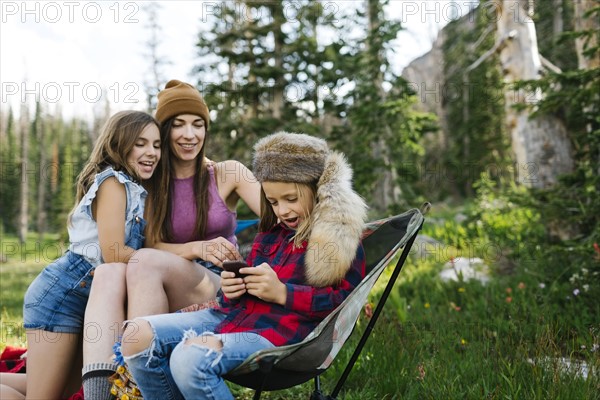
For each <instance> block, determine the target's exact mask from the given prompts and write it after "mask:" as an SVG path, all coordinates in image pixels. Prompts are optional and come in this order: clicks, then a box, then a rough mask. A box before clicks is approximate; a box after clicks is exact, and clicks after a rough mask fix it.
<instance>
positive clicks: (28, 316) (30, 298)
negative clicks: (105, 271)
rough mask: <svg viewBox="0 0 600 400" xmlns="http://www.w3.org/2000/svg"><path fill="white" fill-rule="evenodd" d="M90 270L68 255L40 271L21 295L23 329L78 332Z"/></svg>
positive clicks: (89, 282)
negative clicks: (22, 295)
mask: <svg viewBox="0 0 600 400" xmlns="http://www.w3.org/2000/svg"><path fill="white" fill-rule="evenodd" d="M92 270H93V267H92V265H91V264H90V263H89V262H88V261H87V260H86V259H85V258H83V256H81V255H79V254H75V253H72V252H70V251H67V252H66V253H65V254H64V255H63V256H62V257H60V258H59V259H57V260H56V261H54V262H53V263H52V264H50V265H48V266H47V267H46V268H44V270H43V271H42V272H41V273H40V274H39V275H38V276H37V278H35V279H34V281H33V282H32V283H31V285H29V288H28V289H27V292H26V293H25V299H24V301H23V324H24V326H25V329H41V330H44V331H50V332H62V333H80V332H82V330H83V318H84V314H85V307H86V305H87V301H88V297H89V295H90V288H91V286H92V273H91V272H92Z"/></svg>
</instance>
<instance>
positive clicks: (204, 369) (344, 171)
mask: <svg viewBox="0 0 600 400" xmlns="http://www.w3.org/2000/svg"><path fill="white" fill-rule="evenodd" d="M254 150H255V156H254V163H253V166H254V171H253V172H254V174H255V176H256V177H257V178H258V180H259V181H260V182H261V186H262V198H261V222H260V226H259V231H260V233H259V234H258V235H257V237H256V239H255V241H254V244H253V247H252V251H251V253H250V255H249V256H248V260H247V262H248V264H249V265H250V266H249V267H245V268H242V269H241V270H240V272H241V273H242V274H244V277H243V278H240V277H238V278H236V277H235V274H234V273H233V272H228V271H224V272H222V273H221V278H222V279H221V289H222V291H223V294H224V298H223V304H222V305H221V306H220V307H218V308H216V309H207V310H202V311H197V312H190V313H180V314H168V315H157V316H151V317H144V318H140V319H136V320H134V321H133V323H135V324H136V328H138V330H139V331H138V333H137V334H136V335H135V336H132V337H127V338H126V339H127V340H126V341H124V343H125V344H124V345H123V354H124V356H125V360H126V362H127V363H128V366H129V368H130V371H131V373H132V374H133V377H134V379H135V380H136V382H137V383H138V385H139V388H140V389H141V391H142V394H143V396H144V397H146V398H166V397H168V398H173V399H180V398H187V399H192V398H193V399H219V400H221V399H232V398H233V397H232V395H231V393H230V391H229V389H228V387H227V385H226V384H225V382H224V381H223V378H222V375H224V374H226V373H227V372H229V371H231V370H232V369H234V368H235V367H237V366H238V365H239V364H241V363H242V362H243V361H244V360H245V359H246V358H247V357H248V356H250V355H251V354H253V353H254V352H256V351H258V350H261V349H266V348H271V347H274V346H282V345H288V344H293V343H297V342H300V341H302V340H303V339H304V338H305V337H306V336H307V335H308V334H309V333H310V332H311V331H312V330H313V329H314V328H315V327H316V326H317V325H318V324H319V322H320V321H321V320H323V319H324V318H325V317H326V316H327V315H328V314H329V313H330V312H331V311H333V310H334V309H335V308H336V307H337V306H338V305H340V304H341V303H342V302H343V301H344V299H345V298H346V297H347V296H348V294H349V293H350V292H351V291H352V290H353V289H354V288H355V287H356V286H357V285H358V284H359V283H360V282H361V280H362V278H363V277H364V275H365V257H364V251H363V249H362V245H361V244H360V236H361V233H362V230H363V224H364V220H365V217H366V205H365V203H364V201H363V200H362V199H361V197H360V196H358V195H357V194H356V193H355V192H354V191H353V190H352V183H351V178H352V171H351V169H350V167H349V166H348V164H347V162H346V160H345V158H344V156H343V155H341V154H339V153H336V152H333V151H330V150H329V148H328V147H327V144H326V142H325V141H324V140H322V139H318V138H315V137H312V136H308V135H305V134H294V133H277V134H273V135H270V136H268V137H266V138H263V139H262V140H260V141H259V142H258V143H257V144H256V146H255V147H254Z"/></svg>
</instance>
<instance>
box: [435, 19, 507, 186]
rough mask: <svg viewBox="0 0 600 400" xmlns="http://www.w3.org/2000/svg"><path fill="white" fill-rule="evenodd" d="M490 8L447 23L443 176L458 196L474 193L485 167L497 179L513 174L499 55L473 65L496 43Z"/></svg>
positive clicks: (441, 176)
mask: <svg viewBox="0 0 600 400" xmlns="http://www.w3.org/2000/svg"><path fill="white" fill-rule="evenodd" d="M486 12H487V10H486V7H479V8H477V9H475V10H473V11H472V14H471V15H469V16H467V17H466V18H473V19H474V25H473V26H470V25H468V24H467V23H466V18H463V19H460V20H456V21H453V22H451V23H449V24H448V25H447V26H446V28H445V29H444V30H445V32H446V35H447V38H446V40H445V41H444V45H443V51H444V61H445V63H444V65H445V87H446V90H445V95H444V96H443V101H444V105H445V107H446V109H447V110H448V112H447V115H448V119H447V126H448V131H447V133H446V137H447V142H446V149H445V151H444V157H443V158H442V167H441V168H440V169H439V171H440V176H439V178H440V179H439V181H440V183H441V184H442V185H445V187H446V190H448V192H449V193H450V194H452V195H453V196H454V197H455V198H461V197H464V196H469V197H470V196H473V195H474V192H473V183H475V182H476V181H477V180H478V179H479V177H480V176H481V174H482V173H485V172H490V173H491V175H492V179H494V180H495V181H497V182H500V181H502V178H506V177H508V178H509V179H508V180H509V181H510V180H512V174H513V172H512V168H511V166H510V159H511V156H510V140H509V138H508V134H507V133H506V129H505V126H504V114H505V113H504V98H503V93H504V83H503V81H502V77H501V74H500V71H499V69H498V64H499V62H498V58H497V55H492V56H490V57H489V58H487V59H485V60H484V61H483V62H481V64H479V65H478V66H477V67H476V68H473V69H471V70H469V69H468V68H469V67H470V66H472V65H473V63H475V62H476V61H477V60H478V59H479V58H480V57H481V56H482V55H483V54H484V53H485V51H486V50H488V49H490V48H492V47H493V46H494V35H493V34H492V32H493V31H495V28H494V21H493V20H492V19H490V16H489V15H487V13H486ZM426 168H427V167H426Z"/></svg>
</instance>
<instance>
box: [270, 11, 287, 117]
mask: <svg viewBox="0 0 600 400" xmlns="http://www.w3.org/2000/svg"><path fill="white" fill-rule="evenodd" d="M272 9H273V14H274V15H273V36H274V41H275V47H274V51H273V53H274V58H275V67H276V68H277V69H278V70H279V71H280V70H281V69H282V68H283V56H284V54H283V46H284V44H285V43H284V36H283V32H282V30H281V27H282V25H283V24H284V23H285V15H284V14H283V5H282V4H281V3H280V2H278V3H277V4H275V5H274V6H273V8H272ZM284 85H285V81H284V79H283V75H282V74H281V73H279V72H277V75H276V76H275V85H274V88H273V106H272V112H273V118H275V119H281V117H282V116H283V104H284V100H283V97H284V95H283V90H284Z"/></svg>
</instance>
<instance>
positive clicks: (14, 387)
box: [0, 372, 27, 400]
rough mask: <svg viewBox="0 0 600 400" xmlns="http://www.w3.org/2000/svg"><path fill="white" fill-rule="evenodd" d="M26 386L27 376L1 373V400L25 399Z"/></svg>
mask: <svg viewBox="0 0 600 400" xmlns="http://www.w3.org/2000/svg"><path fill="white" fill-rule="evenodd" d="M26 386H27V375H26V374H12V373H4V372H3V373H0V399H2V400H5V399H6V400H9V399H24V398H25V390H26V389H27V387H26Z"/></svg>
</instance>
